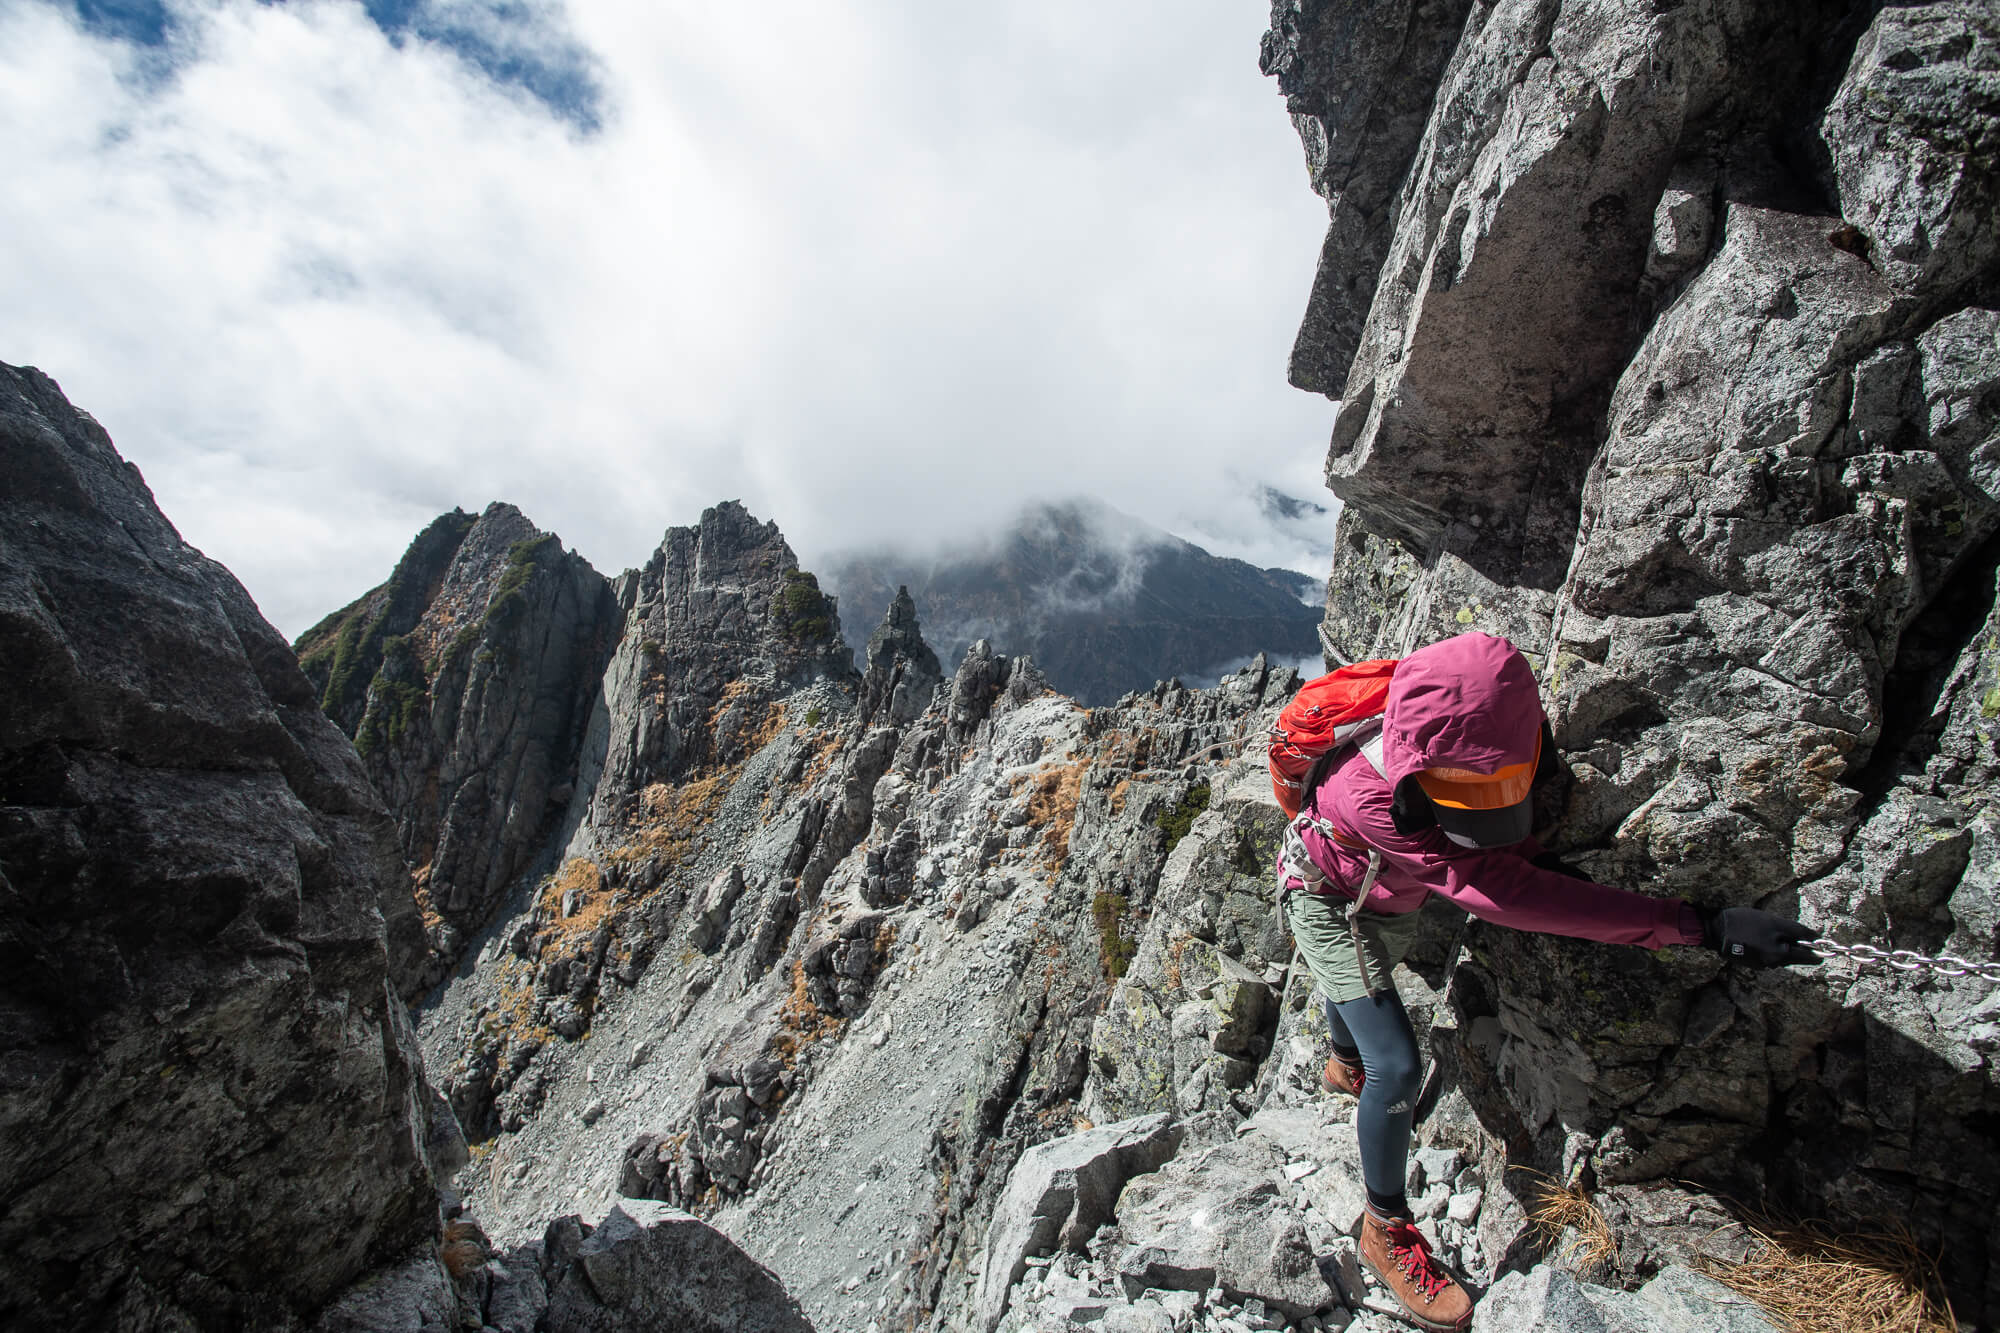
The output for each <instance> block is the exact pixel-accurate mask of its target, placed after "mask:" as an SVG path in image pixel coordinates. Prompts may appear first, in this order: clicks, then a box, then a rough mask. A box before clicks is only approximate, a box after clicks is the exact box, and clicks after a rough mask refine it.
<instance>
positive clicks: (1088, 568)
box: [822, 501, 1319, 705]
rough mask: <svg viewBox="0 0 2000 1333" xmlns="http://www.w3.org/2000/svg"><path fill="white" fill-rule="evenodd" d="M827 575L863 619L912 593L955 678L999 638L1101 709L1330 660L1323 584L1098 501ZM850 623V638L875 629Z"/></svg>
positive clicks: (1056, 507) (873, 556) (848, 557)
mask: <svg viewBox="0 0 2000 1333" xmlns="http://www.w3.org/2000/svg"><path fill="white" fill-rule="evenodd" d="M822 568H824V569H825V571H826V572H825V574H824V575H823V578H824V580H825V582H826V585H827V587H828V589H829V590H830V591H832V592H834V593H835V594H836V595H837V596H839V597H840V598H841V599H842V601H843V603H844V604H845V605H847V606H851V607H858V608H863V609H864V610H867V609H872V608H874V607H878V606H882V605H885V604H887V603H888V602H889V601H890V600H892V599H893V598H894V597H895V595H896V590H897V588H898V587H900V586H907V587H908V588H909V590H910V595H911V596H912V598H914V599H915V602H916V607H917V615H918V616H919V618H920V619H921V620H922V622H923V625H924V637H925V638H926V639H928V640H929V641H930V642H931V643H933V644H935V645H936V646H937V649H938V651H939V653H940V655H941V656H942V657H943V659H944V661H945V662H946V664H947V665H949V664H951V663H954V662H956V661H958V660H959V659H960V658H961V657H962V656H964V653H965V650H966V648H967V647H969V646H970V645H971V644H972V643H973V642H975V641H976V640H978V639H982V638H983V639H991V640H992V641H993V644H994V646H995V647H996V648H997V649H999V650H1000V651H1003V652H1006V653H1011V654H1017V655H1020V654H1025V655H1029V656H1032V657H1033V658H1034V659H1035V662H1036V665H1038V666H1039V667H1041V669H1042V670H1043V671H1044V672H1045V673H1046V674H1047V676H1048V678H1049V680H1050V682H1051V683H1052V684H1054V685H1055V687H1056V688H1057V689H1059V690H1061V691H1063V692H1064V693H1066V694H1069V695H1072V696H1074V697H1075V698H1077V699H1078V700H1080V701H1082V702H1084V703H1087V704H1092V705H1099V704H1106V703H1110V702H1111V701H1113V700H1114V699H1116V698H1118V697H1119V696H1120V695H1122V694H1126V693H1128V692H1130V691H1133V690H1144V689H1149V688H1151V687H1152V685H1153V683H1154V682H1155V681H1159V680H1164V679H1167V678H1170V677H1173V676H1180V677H1182V678H1184V679H1187V680H1189V681H1191V682H1192V681H1197V680H1206V679H1212V678H1213V677H1215V676H1217V675H1219V674H1221V672H1222V671H1223V670H1225V669H1228V668H1230V667H1233V666H1234V665H1237V664H1240V663H1241V662H1243V661H1245V660H1247V659H1248V658H1249V657H1250V656H1251V655H1252V654H1255V653H1258V652H1266V653H1269V654H1271V655H1272V656H1273V657H1280V658H1299V657H1308V656H1313V655H1316V654H1317V653H1318V651H1319V639H1318V636H1317V633H1316V628H1315V627H1316V625H1317V624H1318V620H1319V611H1318V608H1317V607H1315V606H1312V605H1308V604H1307V603H1306V601H1305V598H1306V597H1308V596H1312V595H1313V594H1314V593H1315V592H1316V591H1317V587H1318V585H1317V582H1316V581H1315V580H1314V579H1312V578H1309V577H1307V576H1306V575H1303V574H1297V573H1294V572H1292V571H1291V570H1285V569H1259V568H1257V567H1256V566H1254V565H1250V564H1246V563H1245V562H1243V561H1241V560H1227V559H1222V558H1220V557H1217V556H1213V555H1210V554H1209V553H1208V552H1207V551H1204V550H1203V549H1202V548H1200V547H1199V546H1195V545H1193V544H1192V543H1190V542H1185V541H1182V540H1181V539H1180V538H1178V537H1175V536H1173V535H1172V534H1170V533H1166V532H1162V531H1161V530H1159V529H1158V528H1154V527H1151V526H1149V525H1147V524H1144V523H1141V522H1139V521H1138V520H1137V519H1134V518H1131V517H1129V516H1128V515H1125V514H1121V513H1119V512H1117V511H1116V510H1114V509H1111V508H1109V507H1107V506H1104V505H1101V504H1097V503H1095V502H1091V501H1068V502H1063V503H1058V504H1047V505H1041V506H1037V507H1035V508H1033V509H1030V510H1029V511H1027V512H1026V513H1025V514H1023V515H1022V516H1021V518H1020V519H1019V520H1018V521H1017V522H1016V523H1015V524H1014V526H1013V527H1012V528H1011V529H1009V530H1008V531H1007V532H1006V533H1005V534H1004V535H1003V536H1001V537H1000V538H998V539H996V540H991V541H986V542H979V543H972V544H968V545H967V546H966V547H964V548H961V549H960V550H957V551H952V552H948V553H947V554H945V555H944V556H943V557H941V558H937V559H935V560H931V561H925V560H923V559H921V558H915V557H911V556H907V555H903V554H900V553H897V552H891V551H884V552H865V553H848V554H845V555H836V556H833V557H832V558H830V559H828V560H826V561H823V562H822ZM851 622H852V624H853V625H854V626H855V628H854V629H851V630H850V631H849V633H850V635H852V634H854V633H856V632H857V631H858V629H859V627H860V626H862V625H865V624H866V623H867V617H866V616H865V615H861V616H855V617H852V618H851ZM854 646H855V647H857V648H859V647H860V646H861V645H860V643H859V641H858V640H856V641H855V643H854Z"/></svg>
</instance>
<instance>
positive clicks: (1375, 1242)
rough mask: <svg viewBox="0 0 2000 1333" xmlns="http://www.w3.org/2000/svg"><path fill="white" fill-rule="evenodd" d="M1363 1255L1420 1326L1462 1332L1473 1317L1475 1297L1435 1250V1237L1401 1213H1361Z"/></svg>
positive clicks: (1447, 1332)
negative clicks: (1432, 1244)
mask: <svg viewBox="0 0 2000 1333" xmlns="http://www.w3.org/2000/svg"><path fill="white" fill-rule="evenodd" d="M1360 1249H1361V1260H1362V1262H1363V1263H1365V1264H1367V1265H1368V1267H1369V1268H1370V1269H1371V1270H1372V1271H1373V1272H1374V1274H1375V1276H1376V1278H1377V1279H1378V1280H1380V1282H1381V1283H1382V1285H1383V1286H1385V1287H1387V1288H1388V1289H1389V1294H1390V1295H1391V1296H1394V1297H1395V1298H1396V1300H1397V1301H1398V1302H1399V1303H1400V1304H1401V1305H1402V1307H1403V1309H1404V1310H1406V1311H1408V1312H1409V1316H1410V1318H1411V1319H1412V1320H1414V1321H1415V1322H1416V1324H1417V1325H1418V1326H1419V1327H1421V1328H1427V1329H1430V1330H1432V1333H1457V1330H1459V1329H1463V1328H1467V1327H1469V1326H1470V1325H1471V1323H1472V1298H1471V1297H1470V1296H1468V1295H1466V1294H1465V1288H1464V1287H1461V1286H1459V1285H1458V1283H1457V1282H1456V1281H1455V1280H1453V1278H1452V1276H1451V1274H1450V1273H1448V1272H1446V1271H1445V1267H1444V1265H1443V1264H1441V1263H1439V1262H1438V1261H1437V1257H1436V1256H1435V1255H1433V1254H1432V1253H1431V1247H1430V1242H1429V1241H1427V1240H1425V1239H1424V1237H1423V1233H1422V1232H1420V1231H1418V1230H1417V1228H1416V1227H1415V1225H1414V1224H1412V1223H1410V1222H1408V1221H1406V1220H1404V1219H1403V1218H1400V1217H1392V1218H1388V1219H1386V1220H1385V1219H1383V1218H1379V1217H1377V1216H1375V1214H1374V1213H1372V1212H1368V1213H1363V1214H1362V1215H1361V1246H1360Z"/></svg>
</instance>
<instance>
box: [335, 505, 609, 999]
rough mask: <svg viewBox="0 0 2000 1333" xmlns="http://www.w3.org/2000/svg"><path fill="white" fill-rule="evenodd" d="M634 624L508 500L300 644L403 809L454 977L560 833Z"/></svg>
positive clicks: (605, 589) (410, 850) (339, 716)
mask: <svg viewBox="0 0 2000 1333" xmlns="http://www.w3.org/2000/svg"><path fill="white" fill-rule="evenodd" d="M618 622H619V612H618V606H617V603H616V602H615V600H614V599H613V597H612V592H611V585H610V584H609V583H607V582H606V581H605V580H604V578H603V577H602V576H601V575H599V574H598V573H597V572H596V571H595V570H593V569H592V568H591V567H590V565H589V564H588V563H587V562H586V561H585V560H584V559H583V557H581V556H579V555H576V554H575V553H573V552H569V551H565V550H564V549H563V546H562V542H561V541H560V539H558V538H557V537H556V536H555V535H554V534H553V533H544V532H542V531H541V530H539V529H538V528H536V527H535V526H534V524H532V523H530V522H529V521H528V520H527V518H525V517H524V516H523V515H522V514H521V512H520V511H519V510H517V509H515V508H514V507H513V506H512V505H505V504H494V505H490V506H488V507H487V509H486V512H485V513H483V514H481V515H480V516H479V517H478V518H477V519H474V518H473V517H471V516H470V515H468V514H465V513H463V512H462V511H454V512H452V513H449V514H446V515H444V516H442V517H441V518H439V519H438V520H437V521H436V522H434V523H432V524H431V525H430V527H428V528H426V529H425V530H424V531H423V532H422V533H420V534H418V536H417V538H416V540H415V541H413V542H411V543H410V548H409V550H408V551H407V552H405V553H404V555H403V558H402V560H401V561H399V562H398V563H397V566H396V570H395V572H394V574H393V575H391V577H390V579H389V581H388V582H387V583H385V584H383V585H382V586H381V587H379V588H376V589H374V590H373V591H371V592H369V593H368V594H367V595H366V596H364V597H362V598H361V599H360V600H359V601H357V602H355V603H354V604H353V605H351V606H348V607H346V608H344V609H343V610H341V611H338V612H336V613H334V614H333V615H331V616H329V617H327V618H326V619H325V620H323V621H321V622H320V623H319V624H318V625H316V626H314V627H313V628H312V629H310V630H308V631H307V632H306V633H305V634H304V635H302V636H300V638H299V641H298V644H297V649H298V653H299V658H300V663H301V665H302V666H303V667H304V669H305V671H306V674H307V675H308V676H309V677H310V678H311V679H312V681H313V683H314V685H315V686H316V687H317V688H318V690H319V694H320V701H321V704H322V706H323V707H324V708H325V709H326V712H327V715H328V716H329V717H331V718H333V719H334V720H335V721H336V722H338V723H339V724H340V726H341V729H342V730H344V731H346V732H347V733H348V735H349V736H351V737H352V738H353V740H354V744H355V748H356V750H358V751H359V752H360V754H361V756H362V761H363V763H364V764H365V765H366V767H367V769H368V775H369V777H370V778H371V779H372V780H373V781H374V783H375V786H376V788H377V790H379V791H380V792H381V793H382V795H383V797H384V798H385V799H386V800H387V801H388V802H389V806H390V808H391V809H392V810H394V811H395V812H396V819H397V830H398V835H399V840H400V842H401V844H402V849H403V856H404V859H405V860H406V861H407V862H408V863H409V866H410V868H411V870H412V872H413V873H414V876H415V880H416V889H417V894H418V899H419V901H420V902H421V903H422V904H423V905H424V907H425V909H426V914H427V917H428V924H429V927H430V937H431V943H432V946H433V948H434V950H435V952H436V953H437V955H438V959H439V963H440V964H443V965H448V964H449V963H451V962H452V961H454V960H455V959H456V958H457V955H458V951H459V948H460V943H461V941H462V940H463V939H464V937H465V936H466V934H467V933H469V932H470V931H473V930H476V929H477V928H478V927H479V926H481V925H483V924H484V923H485V921H486V920H487V918H488V917H489V916H491V915H492V913H493V910H494V909H495V908H496V907H497V906H498V905H499V902H500V900H501V898H502V896H503V895H504V894H505V892H506V890H507V888H508V886H509V885H510V884H511V883H512V881H513V880H514V878H515V877H516V876H517V875H519V874H520V873H521V871H522V870H523V869H525V868H526V867H527V865H528V863H529V862H530V861H531V860H532V859H533V858H534V857H535V855H536V854H538V853H539V852H541V851H542V850H543V848H544V845H545V844H546V842H547V841H548V839H549V837H550V835H551V834H553V832H554V831H555V827H556V820H557V817H558V816H559V815H560V814H561V811H562V809H563V807H564V806H565V805H566V804H567V802H568V800H569V796H570V792H571V791H572V790H573V787H574V783H575V780H576V773H577V760H578V752H579V749H580V747H581V745H582V741H583V730H584V722H585V719H586V718H587V716H588V710H589V699H590V695H591V693H592V692H593V691H594V690H595V688H596V684H597V680H598V677H599V675H600V674H601V673H602V671H603V669H604V663H605V661H606V659H607V658H608V657H609V655H610V652H611V647H612V645H613V643H614V642H615V641H616V638H617V633H618ZM438 970H439V969H438V968H437V967H434V968H433V969H432V970H431V973H430V975H431V976H433V977H435V976H436V975H437V973H438Z"/></svg>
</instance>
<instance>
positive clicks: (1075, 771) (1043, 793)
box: [1028, 759, 1090, 869]
mask: <svg viewBox="0 0 2000 1333" xmlns="http://www.w3.org/2000/svg"><path fill="white" fill-rule="evenodd" d="M1089 768H1090V760H1089V759H1079V760H1077V761H1075V762H1074V763H1069V764H1057V765H1055V766H1053V767H1050V768H1046V769H1043V770H1042V771H1041V772H1040V773H1038V774H1036V775H1035V777H1034V794H1033V795H1032V796H1030V797H1029V798H1028V826H1029V827H1030V828H1038V829H1040V830H1041V831H1042V853H1043V860H1044V861H1045V862H1046V863H1047V864H1048V865H1049V866H1050V867H1051V868H1052V869H1053V868H1056V867H1060V866H1061V865H1062V863H1063V862H1064V861H1066V860H1068V859H1069V835H1070V834H1071V833H1072V832H1073V831H1074V830H1075V828H1076V806H1077V802H1078V801H1079V800H1080V799H1082V796H1083V775H1084V773H1085V772H1087V771H1088V770H1089Z"/></svg>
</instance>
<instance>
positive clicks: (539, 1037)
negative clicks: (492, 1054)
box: [486, 953, 556, 1056]
mask: <svg viewBox="0 0 2000 1333" xmlns="http://www.w3.org/2000/svg"><path fill="white" fill-rule="evenodd" d="M486 1021H487V1022H488V1023H490V1024H492V1025H493V1026H494V1028H495V1029H496V1030H497V1032H498V1034H499V1036H500V1038H501V1044H502V1051H501V1053H502V1055H503V1056H504V1055H505V1053H506V1048H507V1047H510V1046H512V1045H514V1044H515V1043H516V1042H524V1041H531V1040H532V1041H541V1042H547V1041H550V1040H553V1039H554V1037H555V1035H556V1034H555V1033H554V1031H553V1030H551V1029H550V1028H548V1027H547V1026H546V1025H544V1024H543V1023H542V1022H541V1018H540V1009H539V1006H538V1004H537V1002H536V999H535V969H534V967H533V965H532V964H529V963H527V962H524V961H522V960H521V959H519V958H516V957H515V956H514V955H513V954H511V953H509V954H502V955H501V956H500V1003H499V1005H498V1006H497V1007H496V1008H495V1009H494V1010H493V1011H492V1012H491V1013H490V1014H488V1015H487V1020H486Z"/></svg>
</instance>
